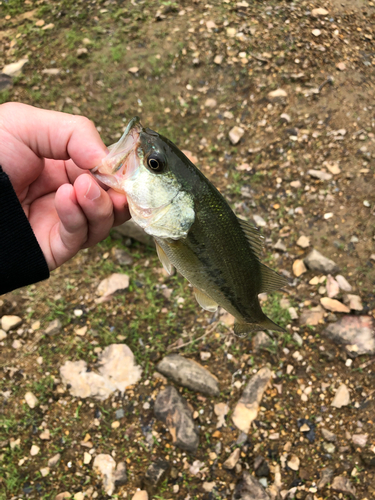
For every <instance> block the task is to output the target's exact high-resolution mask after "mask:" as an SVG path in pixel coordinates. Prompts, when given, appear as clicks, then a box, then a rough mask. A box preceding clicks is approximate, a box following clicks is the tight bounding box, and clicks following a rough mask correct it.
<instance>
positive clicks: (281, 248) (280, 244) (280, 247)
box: [273, 239, 286, 252]
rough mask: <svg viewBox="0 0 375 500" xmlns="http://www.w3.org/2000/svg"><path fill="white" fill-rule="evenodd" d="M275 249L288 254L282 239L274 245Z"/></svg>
mask: <svg viewBox="0 0 375 500" xmlns="http://www.w3.org/2000/svg"><path fill="white" fill-rule="evenodd" d="M273 248H274V249H275V250H279V251H280V252H286V246H285V243H283V241H282V240H281V239H278V240H277V242H276V243H275V244H274V246H273Z"/></svg>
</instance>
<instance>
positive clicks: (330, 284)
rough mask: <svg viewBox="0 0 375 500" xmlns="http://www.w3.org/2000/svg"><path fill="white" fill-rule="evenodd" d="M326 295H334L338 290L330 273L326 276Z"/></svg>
mask: <svg viewBox="0 0 375 500" xmlns="http://www.w3.org/2000/svg"><path fill="white" fill-rule="evenodd" d="M326 287H327V295H328V297H329V298H330V299H332V298H333V297H336V295H338V293H339V292H340V287H339V284H338V283H337V281H336V280H335V278H333V277H332V276H331V275H330V274H329V275H328V276H327V283H326Z"/></svg>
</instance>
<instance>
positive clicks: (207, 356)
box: [199, 351, 211, 361]
mask: <svg viewBox="0 0 375 500" xmlns="http://www.w3.org/2000/svg"><path fill="white" fill-rule="evenodd" d="M199 356H200V358H201V360H202V361H207V360H208V359H210V357H211V353H210V352H208V351H201V352H200V353H199Z"/></svg>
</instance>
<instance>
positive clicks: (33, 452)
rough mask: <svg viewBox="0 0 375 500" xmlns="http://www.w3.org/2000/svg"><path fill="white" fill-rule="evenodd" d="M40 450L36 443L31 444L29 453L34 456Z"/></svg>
mask: <svg viewBox="0 0 375 500" xmlns="http://www.w3.org/2000/svg"><path fill="white" fill-rule="evenodd" d="M39 451H40V448H39V446H37V445H36V444H33V445H32V447H31V448H30V455H31V456H32V457H34V456H35V455H37V454H38V453H39Z"/></svg>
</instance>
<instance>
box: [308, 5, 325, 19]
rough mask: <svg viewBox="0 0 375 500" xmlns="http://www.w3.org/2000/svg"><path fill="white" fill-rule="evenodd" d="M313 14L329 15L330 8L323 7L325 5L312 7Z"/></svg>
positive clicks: (318, 15) (317, 15)
mask: <svg viewBox="0 0 375 500" xmlns="http://www.w3.org/2000/svg"><path fill="white" fill-rule="evenodd" d="M311 15H312V16H313V17H320V16H328V10H327V9H323V7H318V8H316V9H312V11H311Z"/></svg>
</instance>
